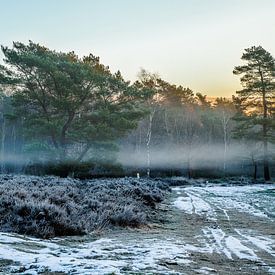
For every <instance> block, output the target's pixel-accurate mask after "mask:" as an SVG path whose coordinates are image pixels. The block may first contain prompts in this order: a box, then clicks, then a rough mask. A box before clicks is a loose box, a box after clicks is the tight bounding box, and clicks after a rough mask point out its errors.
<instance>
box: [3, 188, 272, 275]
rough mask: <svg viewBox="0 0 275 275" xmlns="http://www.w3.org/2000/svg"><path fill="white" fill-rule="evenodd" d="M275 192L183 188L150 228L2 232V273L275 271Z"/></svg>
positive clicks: (233, 272) (263, 189)
mask: <svg viewBox="0 0 275 275" xmlns="http://www.w3.org/2000/svg"><path fill="white" fill-rule="evenodd" d="M272 199H273V201H272ZM274 199H275V197H274V193H273V191H272V186H268V185H257V186H255V185H254V186H237V187H230V186H212V187H211V186H208V187H186V188H184V187H178V188H174V189H173V192H172V195H171V197H170V198H169V199H168V200H167V201H166V202H165V203H164V204H162V205H160V207H161V209H162V215H161V216H162V217H163V223H162V225H161V226H155V227H154V228H153V229H150V230H148V229H147V230H146V229H140V230H130V231H129V230H117V231H112V232H105V233H104V235H103V236H100V237H98V238H97V239H96V240H95V239H94V237H93V236H86V237H75V238H66V239H54V240H51V241H42V240H38V239H34V238H24V237H22V236H18V235H13V234H4V233H0V274H1V272H2V274H10V273H11V272H15V273H16V272H17V273H18V274H37V273H39V272H40V274H100V275H101V274H275V221H274V218H273V216H272V214H273V213H274V209H273V208H274V207H275V206H274V204H275V203H274V201H275V200H274ZM54 271H55V272H58V273H53V272H54Z"/></svg>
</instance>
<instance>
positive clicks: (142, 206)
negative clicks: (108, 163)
mask: <svg viewBox="0 0 275 275" xmlns="http://www.w3.org/2000/svg"><path fill="white" fill-rule="evenodd" d="M167 188H168V187H167V186H166V185H165V184H163V183H162V182H158V181H152V180H135V179H127V178H125V179H105V180H91V181H86V182H81V181H78V180H73V179H69V178H65V179H61V178H57V177H34V176H12V175H2V176H0V231H4V232H15V233H19V234H27V235H33V236H36V237H41V238H52V237H55V236H65V235H81V234H86V233H88V232H91V231H94V230H101V229H103V228H106V227H111V226H131V227H138V226H142V225H145V224H147V223H148V222H149V221H150V220H151V219H152V209H154V208H155V206H156V204H157V203H159V202H161V201H162V200H163V199H164V195H165V192H166V191H165V190H167Z"/></svg>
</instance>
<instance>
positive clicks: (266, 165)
mask: <svg viewBox="0 0 275 275" xmlns="http://www.w3.org/2000/svg"><path fill="white" fill-rule="evenodd" d="M259 73H260V76H261V83H262V93H263V109H264V110H263V111H264V121H263V143H264V179H265V180H266V181H268V180H270V172H269V163H268V149H267V131H268V129H267V102H266V90H265V83H264V79H263V74H262V72H261V70H260V69H259Z"/></svg>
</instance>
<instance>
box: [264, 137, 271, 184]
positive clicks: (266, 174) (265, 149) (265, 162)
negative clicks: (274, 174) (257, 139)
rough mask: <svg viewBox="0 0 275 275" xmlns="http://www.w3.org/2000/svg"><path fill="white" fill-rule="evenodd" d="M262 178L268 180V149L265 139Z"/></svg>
mask: <svg viewBox="0 0 275 275" xmlns="http://www.w3.org/2000/svg"><path fill="white" fill-rule="evenodd" d="M264 179H265V180H266V181H269V180H270V172H269V163H268V151H267V141H266V140H264Z"/></svg>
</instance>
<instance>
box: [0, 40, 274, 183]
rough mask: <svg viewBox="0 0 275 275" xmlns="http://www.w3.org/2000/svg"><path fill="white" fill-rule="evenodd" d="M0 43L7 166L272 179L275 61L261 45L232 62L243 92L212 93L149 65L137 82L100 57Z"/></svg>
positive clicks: (75, 173) (0, 128)
mask: <svg viewBox="0 0 275 275" xmlns="http://www.w3.org/2000/svg"><path fill="white" fill-rule="evenodd" d="M1 49H2V52H3V54H4V60H3V61H4V62H3V65H0V93H1V94H0V98H1V102H0V122H1V123H0V134H1V136H0V138H1V146H0V148H1V151H0V154H1V172H2V173H9V172H20V173H32V174H55V175H60V176H72V177H80V178H81V177H89V176H91V177H92V176H123V175H136V174H137V173H140V175H141V176H142V175H147V176H173V175H184V176H188V177H212V176H219V177H223V176H234V175H244V176H252V177H254V178H255V179H256V178H259V177H263V178H264V179H265V180H270V179H271V176H273V177H274V171H275V61H274V58H273V57H272V55H271V54H270V53H268V52H267V51H266V50H265V49H263V48H262V47H261V46H257V47H256V46H253V47H251V48H248V49H245V50H244V53H243V54H242V56H241V60H240V64H241V65H240V66H236V67H235V68H232V71H233V74H235V75H236V76H237V77H239V78H240V82H241V84H242V87H243V88H242V90H240V91H237V92H236V96H232V98H224V97H218V98H216V99H214V100H209V99H208V97H207V96H206V95H204V94H202V93H200V92H195V91H193V90H191V89H190V88H188V87H183V86H177V85H174V84H172V83H169V82H167V81H166V80H164V79H162V78H161V77H160V76H158V75H156V74H153V73H150V72H147V71H146V70H141V71H140V72H139V74H138V77H137V80H136V81H135V82H134V83H131V82H129V81H126V80H125V79H124V78H123V76H122V74H121V73H120V72H119V71H118V72H115V73H113V72H111V71H110V69H109V67H108V66H105V65H103V64H101V63H100V59H99V57H96V56H94V55H93V54H90V55H88V56H84V57H81V58H80V57H78V56H77V55H76V54H75V53H74V52H69V53H63V52H57V51H54V50H50V49H48V48H47V47H44V46H42V45H40V44H36V43H33V42H31V41H30V42H29V43H28V44H24V43H20V42H14V43H13V46H12V47H11V48H9V47H5V46H2V47H1ZM240 55H241V54H240ZM236 65H238V64H236ZM199 77H200V76H199V75H198V78H199ZM234 92H235V91H232V93H234ZM272 174H273V175H272Z"/></svg>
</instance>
